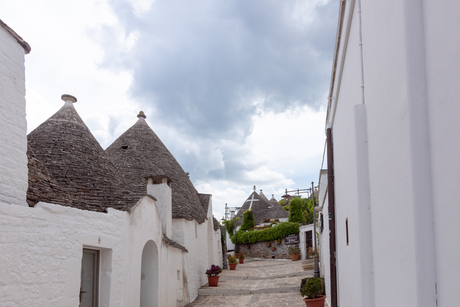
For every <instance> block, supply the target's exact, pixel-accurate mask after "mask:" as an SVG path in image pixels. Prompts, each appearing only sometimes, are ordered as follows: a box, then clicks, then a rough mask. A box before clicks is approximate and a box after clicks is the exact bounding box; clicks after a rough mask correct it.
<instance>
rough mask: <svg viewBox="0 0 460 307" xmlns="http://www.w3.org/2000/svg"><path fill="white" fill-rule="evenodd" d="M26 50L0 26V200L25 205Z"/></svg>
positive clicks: (26, 171) (0, 201)
mask: <svg viewBox="0 0 460 307" xmlns="http://www.w3.org/2000/svg"><path fill="white" fill-rule="evenodd" d="M24 53H25V52H24V49H23V47H22V46H21V45H19V44H18V43H17V41H16V39H15V38H14V37H13V36H12V35H11V34H10V33H8V32H7V31H6V30H5V29H4V28H3V27H0V144H1V145H0V156H1V159H0V190H1V191H2V192H1V193H0V203H7V204H23V203H25V201H26V192H27V173H28V170H27V156H26V151H27V137H26V133H27V123H26V99H25V95H26V89H25V72H24Z"/></svg>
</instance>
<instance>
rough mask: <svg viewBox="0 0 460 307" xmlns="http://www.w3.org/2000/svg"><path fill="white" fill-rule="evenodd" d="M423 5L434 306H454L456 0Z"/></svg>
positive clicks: (459, 295)
mask: <svg viewBox="0 0 460 307" xmlns="http://www.w3.org/2000/svg"><path fill="white" fill-rule="evenodd" d="M423 5H424V6H423V11H424V20H423V21H424V24H425V29H426V31H425V44H426V50H425V56H426V59H427V61H426V72H427V98H428V99H427V100H428V110H429V118H428V121H429V128H430V130H429V136H430V152H429V153H430V156H431V174H432V178H431V182H432V200H433V207H434V212H433V213H434V233H435V249H434V250H435V259H436V282H437V287H438V306H455V305H457V304H458V302H459V301H460V292H459V291H458V284H459V283H458V282H457V281H458V279H456V278H458V276H460V266H459V265H458V255H460V226H459V222H458V221H459V218H460V207H459V206H458V187H460V163H459V162H458V157H459V156H460V125H459V120H458V114H460V102H459V98H458V97H460V87H459V86H458V84H459V83H458V82H459V80H460V67H459V66H460V63H459V60H458V56H459V54H460V41H459V40H458V33H460V22H459V20H458V16H459V14H460V3H459V2H458V1H437V2H430V1H425V2H424V3H423ZM428 12H429V13H428Z"/></svg>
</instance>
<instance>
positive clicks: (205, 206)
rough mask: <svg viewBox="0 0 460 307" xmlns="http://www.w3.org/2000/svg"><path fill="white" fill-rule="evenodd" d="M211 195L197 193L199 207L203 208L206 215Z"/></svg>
mask: <svg viewBox="0 0 460 307" xmlns="http://www.w3.org/2000/svg"><path fill="white" fill-rule="evenodd" d="M211 196H212V195H211V194H201V193H198V197H199V198H200V202H201V206H202V207H203V210H204V212H206V213H208V209H209V201H210V199H211Z"/></svg>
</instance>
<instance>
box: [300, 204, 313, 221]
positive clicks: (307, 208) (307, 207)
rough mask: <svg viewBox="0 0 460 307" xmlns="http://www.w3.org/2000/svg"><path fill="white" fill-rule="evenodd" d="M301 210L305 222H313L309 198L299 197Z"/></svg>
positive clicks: (311, 205)
mask: <svg viewBox="0 0 460 307" xmlns="http://www.w3.org/2000/svg"><path fill="white" fill-rule="evenodd" d="M300 201H301V202H302V211H303V215H304V216H305V219H306V223H307V224H313V204H312V201H311V199H310V198H301V199H300Z"/></svg>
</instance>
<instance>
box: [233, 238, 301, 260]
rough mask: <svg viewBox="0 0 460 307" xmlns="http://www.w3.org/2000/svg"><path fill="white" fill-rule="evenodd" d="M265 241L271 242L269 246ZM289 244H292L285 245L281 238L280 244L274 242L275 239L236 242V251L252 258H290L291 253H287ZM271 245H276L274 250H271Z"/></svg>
mask: <svg viewBox="0 0 460 307" xmlns="http://www.w3.org/2000/svg"><path fill="white" fill-rule="evenodd" d="M267 243H271V247H268V246H267ZM289 246H294V245H286V244H285V243H284V240H281V244H278V243H276V241H269V242H265V241H264V242H256V243H251V244H236V251H237V252H240V253H243V254H245V255H246V256H248V257H253V258H266V259H271V258H275V259H291V255H289V253H288V249H289ZM248 247H249V248H248ZM272 247H276V250H275V251H273V250H272Z"/></svg>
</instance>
